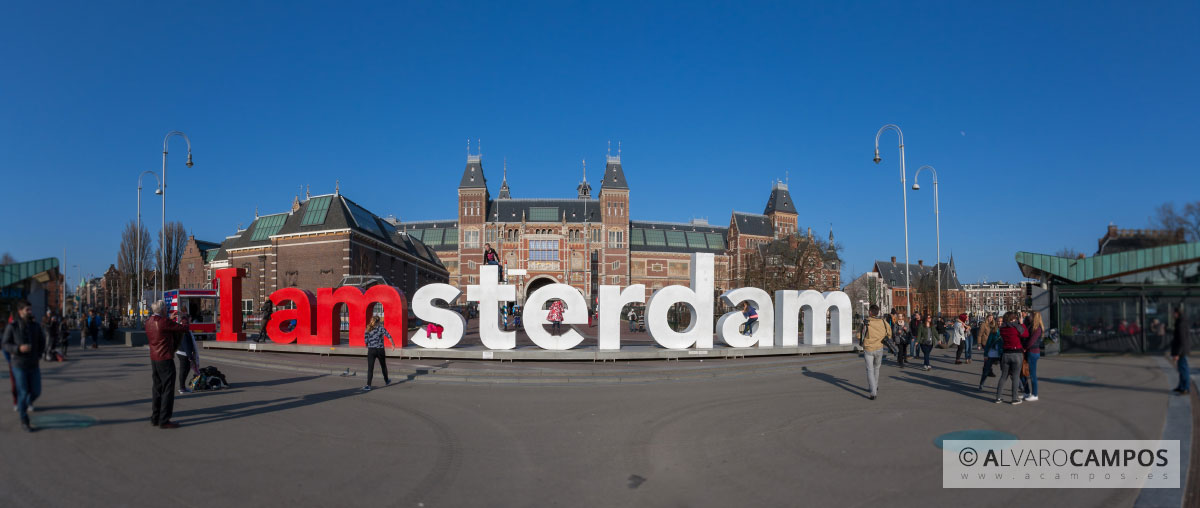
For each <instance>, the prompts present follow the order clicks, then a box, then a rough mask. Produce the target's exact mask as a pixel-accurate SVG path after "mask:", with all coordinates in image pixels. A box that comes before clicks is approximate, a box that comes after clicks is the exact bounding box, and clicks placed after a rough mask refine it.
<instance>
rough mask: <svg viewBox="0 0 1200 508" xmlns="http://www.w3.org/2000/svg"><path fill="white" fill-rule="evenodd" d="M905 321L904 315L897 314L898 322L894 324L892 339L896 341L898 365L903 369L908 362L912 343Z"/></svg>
mask: <svg viewBox="0 0 1200 508" xmlns="http://www.w3.org/2000/svg"><path fill="white" fill-rule="evenodd" d="M905 319H906V318H905V316H904V314H896V320H895V321H894V322H893V323H892V337H894V340H895V341H896V364H897V365H899V366H900V368H901V369H903V368H904V362H905V361H906V360H908V345H909V343H910V342H912V341H911V338H912V336H911V335H909V333H908V323H906V322H905Z"/></svg>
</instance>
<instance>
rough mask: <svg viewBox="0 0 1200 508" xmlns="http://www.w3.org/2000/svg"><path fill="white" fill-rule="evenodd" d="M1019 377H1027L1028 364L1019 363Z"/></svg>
mask: <svg viewBox="0 0 1200 508" xmlns="http://www.w3.org/2000/svg"><path fill="white" fill-rule="evenodd" d="M1021 377H1029V362H1028V361H1025V362H1021Z"/></svg>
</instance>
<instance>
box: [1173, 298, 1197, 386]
mask: <svg viewBox="0 0 1200 508" xmlns="http://www.w3.org/2000/svg"><path fill="white" fill-rule="evenodd" d="M1191 352H1192V345H1191V341H1190V340H1189V339H1188V328H1187V323H1186V322H1185V321H1184V319H1183V311H1182V310H1180V308H1176V309H1175V334H1174V335H1172V336H1171V361H1173V362H1175V368H1176V369H1178V370H1179V386H1176V387H1175V390H1174V392H1175V393H1176V394H1177V395H1183V394H1185V393H1191V392H1192V372H1191V369H1189V368H1188V354H1189V353H1191Z"/></svg>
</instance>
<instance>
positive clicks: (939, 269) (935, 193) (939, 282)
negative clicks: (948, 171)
mask: <svg viewBox="0 0 1200 508" xmlns="http://www.w3.org/2000/svg"><path fill="white" fill-rule="evenodd" d="M926 169H928V170H929V172H930V173H933V220H934V223H936V224H937V256H938V257H937V262H936V263H934V264H933V269H934V270H937V299H938V302H937V313H938V317H942V218H941V217H942V216H941V212H939V211H938V183H937V180H938V179H937V170H936V169H933V166H930V165H924V166H921V167H919V168H917V173H916V174H915V175H913V186H912V190H921V186H920V185H918V184H917V180H918V179H920V177H921V172H922V171H924V170H926Z"/></svg>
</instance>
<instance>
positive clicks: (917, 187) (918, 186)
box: [913, 182, 921, 190]
mask: <svg viewBox="0 0 1200 508" xmlns="http://www.w3.org/2000/svg"><path fill="white" fill-rule="evenodd" d="M913 190H921V186H920V185H917V184H916V182H914V183H913Z"/></svg>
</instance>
